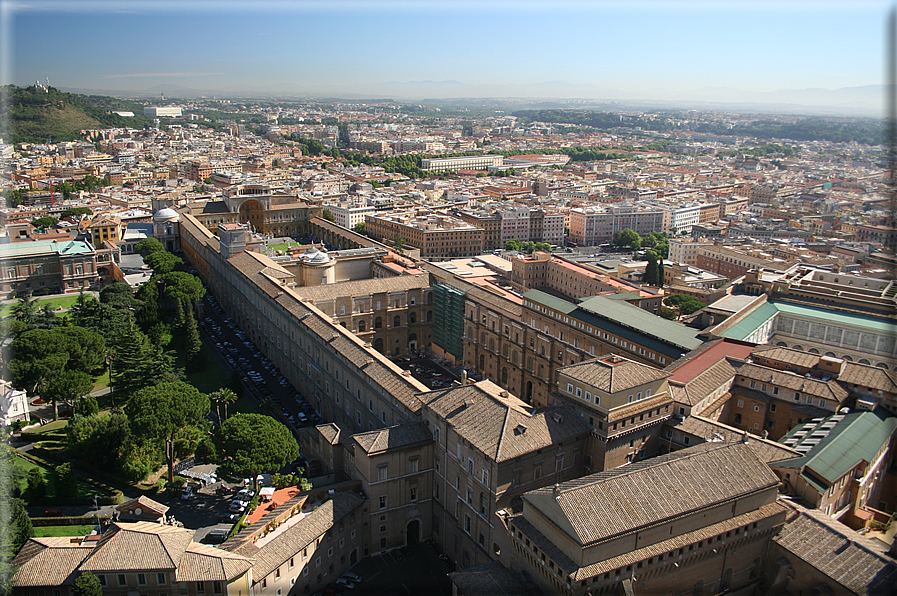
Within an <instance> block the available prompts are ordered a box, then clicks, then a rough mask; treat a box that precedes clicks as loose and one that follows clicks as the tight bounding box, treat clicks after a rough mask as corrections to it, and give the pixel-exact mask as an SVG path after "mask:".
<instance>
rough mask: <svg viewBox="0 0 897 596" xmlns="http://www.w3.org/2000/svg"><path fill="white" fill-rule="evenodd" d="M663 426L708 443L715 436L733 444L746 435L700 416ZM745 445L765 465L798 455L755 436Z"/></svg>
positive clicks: (749, 435)
mask: <svg viewBox="0 0 897 596" xmlns="http://www.w3.org/2000/svg"><path fill="white" fill-rule="evenodd" d="M665 424H666V425H667V426H669V427H671V428H675V429H678V430H679V431H681V432H683V433H687V434H689V435H692V436H695V437H702V438H703V439H704V440H705V441H708V442H710V441H713V439H714V437H715V436H716V437H718V438H721V439H722V440H723V441H725V442H727V443H735V442H739V441H742V440H743V439H744V436H745V434H746V433H745V431H743V430H740V429H737V428H734V427H731V426H727V425H725V424H722V423H720V422H717V421H716V420H711V419H710V418H703V417H701V416H688V417H687V418H685V419H684V420H680V421H676V420H675V419H672V420H667V421H666V423H665ZM747 444H748V445H750V446H751V447H752V448H753V449H754V453H755V454H756V455H757V457H758V458H760V461H764V462H767V463H769V462H771V461H778V460H780V459H785V458H787V457H795V456H799V455H800V453H798V452H797V451H795V450H793V449H791V448H789V447H787V446H785V445H782V444H781V443H777V442H775V441H771V440H769V439H762V438H760V437H758V436H756V435H751V434H748V441H747Z"/></svg>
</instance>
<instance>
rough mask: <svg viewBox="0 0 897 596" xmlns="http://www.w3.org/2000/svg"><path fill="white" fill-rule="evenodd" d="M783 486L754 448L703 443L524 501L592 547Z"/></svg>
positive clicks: (542, 491) (534, 493)
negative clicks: (758, 456)
mask: <svg viewBox="0 0 897 596" xmlns="http://www.w3.org/2000/svg"><path fill="white" fill-rule="evenodd" d="M778 483H779V480H778V478H777V477H776V475H775V474H773V473H772V471H771V470H770V469H769V467H767V466H766V464H764V463H763V462H761V461H760V460H759V459H758V458H757V456H756V455H755V453H754V451H753V449H752V448H751V447H750V446H748V445H745V444H743V443H726V444H723V443H704V444H702V445H698V446H695V447H691V448H689V449H684V450H682V451H676V452H674V453H670V454H668V455H664V456H660V457H655V458H652V459H648V460H645V461H643V462H639V463H635V464H630V465H627V466H624V467H622V468H617V469H616V470H612V471H610V472H601V473H599V474H594V475H591V476H585V477H583V478H580V479H577V480H572V481H569V482H565V483H563V484H561V485H560V486H558V487H557V494H555V488H554V487H547V488H541V489H537V490H534V491H530V492H528V493H526V494H525V495H524V496H523V499H524V501H525V502H526V503H528V504H529V505H530V506H532V507H534V508H535V509H537V510H538V511H540V512H541V513H542V515H544V516H545V517H547V518H548V519H551V520H553V521H554V523H555V524H557V525H558V527H559V528H560V529H561V530H562V531H564V532H566V533H567V534H568V535H569V536H571V537H573V538H574V539H575V540H577V541H578V542H579V543H580V544H582V545H588V544H592V543H595V542H599V541H602V540H605V539H608V538H611V537H613V536H617V535H620V534H626V533H628V532H632V531H635V530H637V529H639V528H642V527H645V526H648V525H651V524H654V523H657V522H661V521H664V520H670V519H674V518H677V517H680V516H682V515H686V514H688V513H691V512H695V511H698V510H701V509H704V508H707V507H710V506H713V505H715V504H718V503H723V502H726V501H729V500H732V499H734V498H736V497H738V496H741V495H746V494H750V493H754V492H757V491H762V490H764V489H769V488H773V487H775V486H776V485H778ZM695 487H700V490H695ZM597 520H600V523H596V521H597Z"/></svg>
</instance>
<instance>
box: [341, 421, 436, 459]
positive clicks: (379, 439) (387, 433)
mask: <svg viewBox="0 0 897 596" xmlns="http://www.w3.org/2000/svg"><path fill="white" fill-rule="evenodd" d="M352 438H353V439H354V440H355V442H356V443H358V446H359V447H361V449H362V451H364V452H365V453H368V454H371V453H377V452H380V451H386V450H388V449H400V448H402V447H407V446H409V445H414V444H416V443H421V442H424V441H431V440H433V434H432V433H431V432H430V430H429V429H428V428H427V424H426V423H425V422H415V423H411V424H398V425H396V426H389V427H387V428H381V429H379V430H372V431H368V432H364V433H358V434H357V435H352Z"/></svg>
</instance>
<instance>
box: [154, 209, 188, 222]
mask: <svg viewBox="0 0 897 596" xmlns="http://www.w3.org/2000/svg"><path fill="white" fill-rule="evenodd" d="M180 218H181V216H180V214H179V213H178V212H177V211H175V210H174V209H171V208H170V207H166V208H165V209H159V210H158V211H156V214H155V215H153V223H167V222H175V221H178V220H179V219H180Z"/></svg>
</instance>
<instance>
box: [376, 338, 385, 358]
mask: <svg viewBox="0 0 897 596" xmlns="http://www.w3.org/2000/svg"><path fill="white" fill-rule="evenodd" d="M374 349H375V350H377V351H378V352H380V353H381V354H382V353H383V338H382V337H378V338H377V339H375V340H374Z"/></svg>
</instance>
